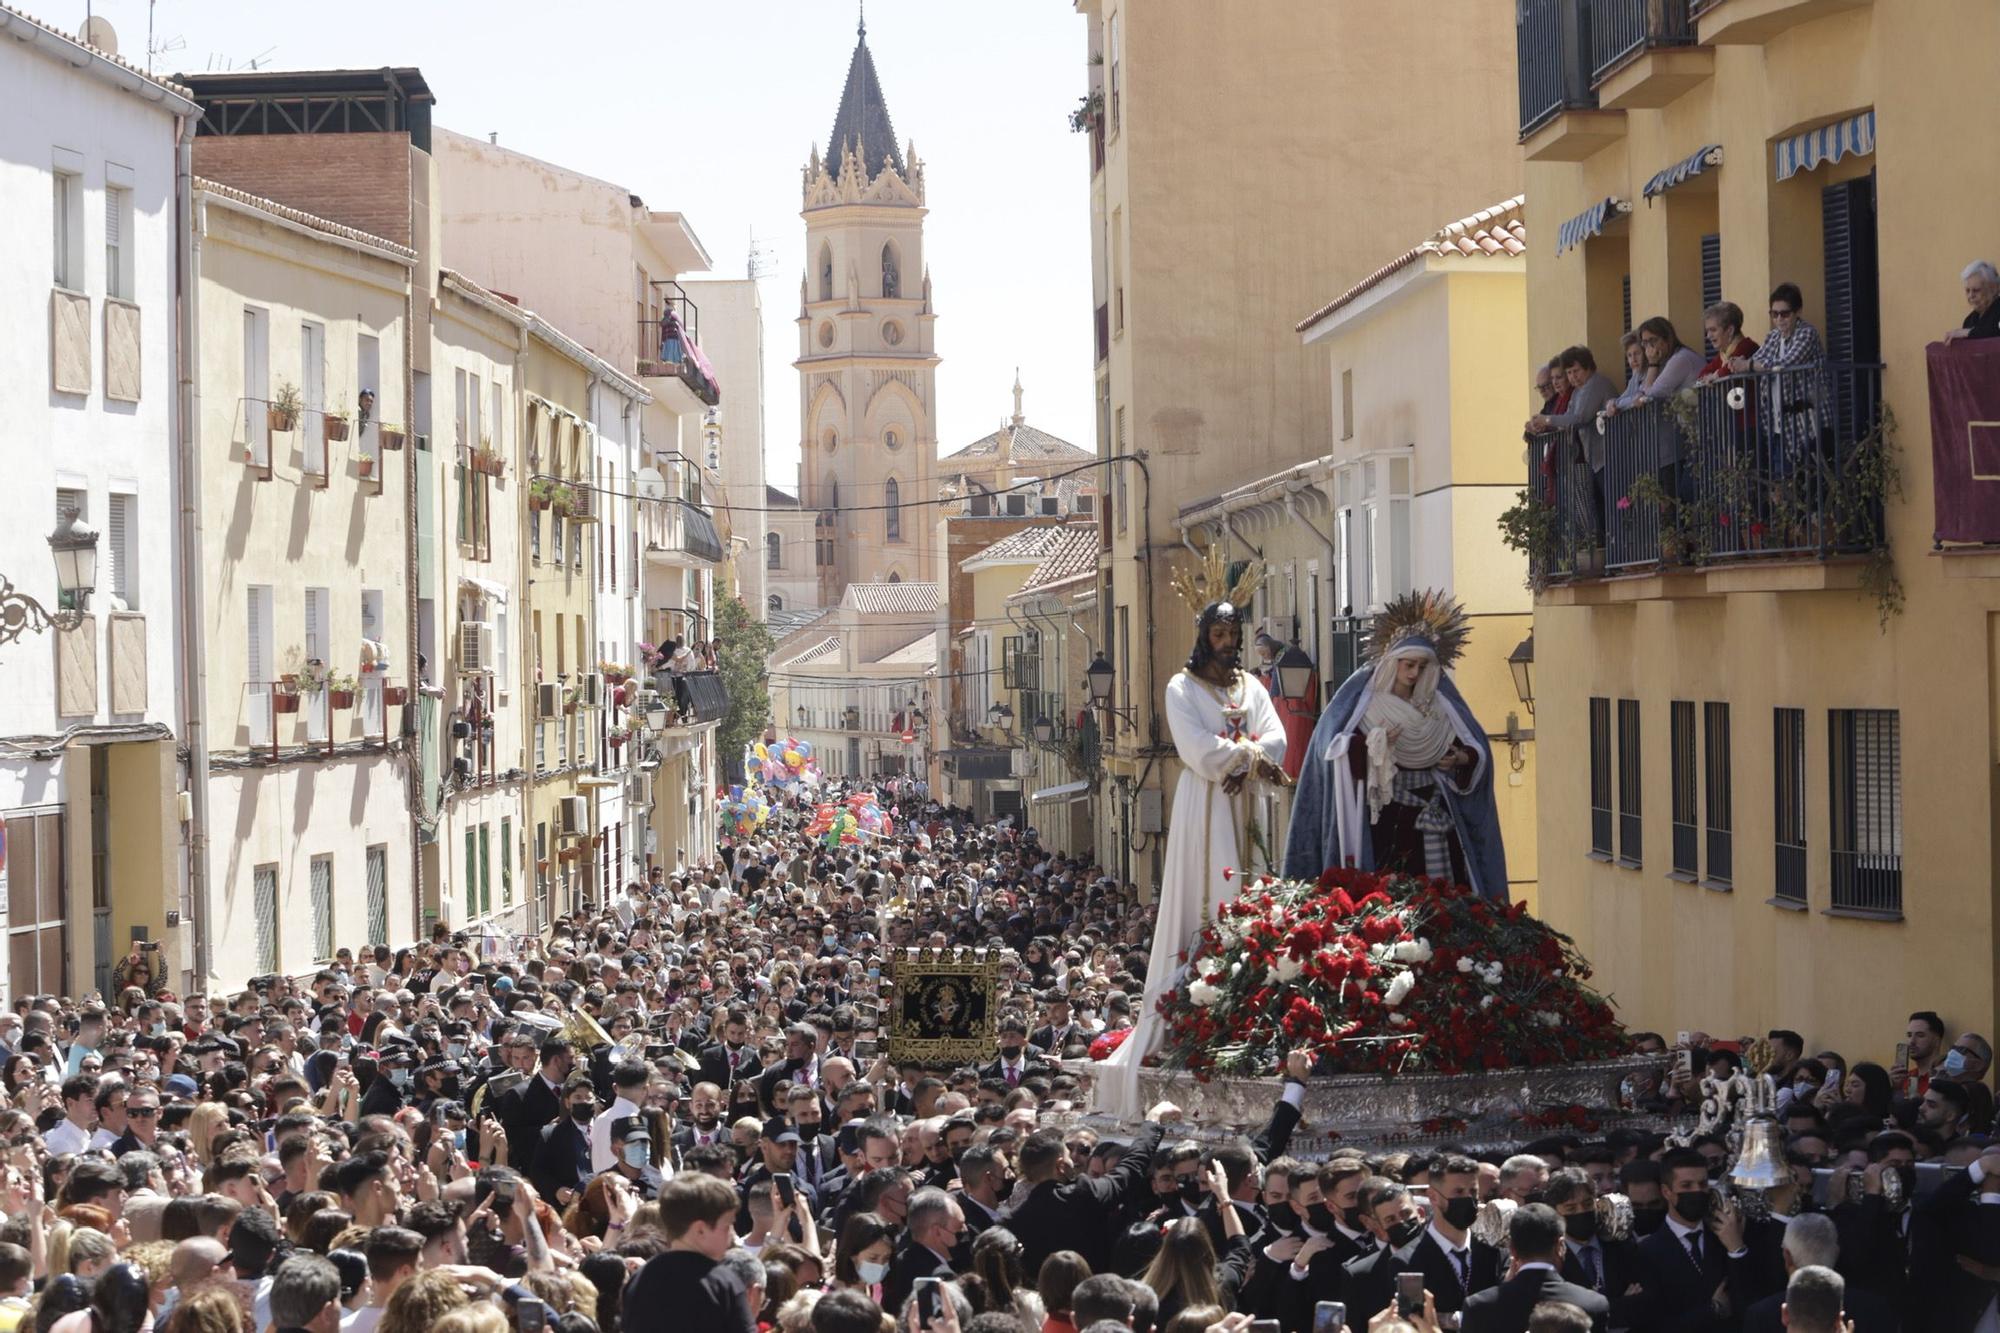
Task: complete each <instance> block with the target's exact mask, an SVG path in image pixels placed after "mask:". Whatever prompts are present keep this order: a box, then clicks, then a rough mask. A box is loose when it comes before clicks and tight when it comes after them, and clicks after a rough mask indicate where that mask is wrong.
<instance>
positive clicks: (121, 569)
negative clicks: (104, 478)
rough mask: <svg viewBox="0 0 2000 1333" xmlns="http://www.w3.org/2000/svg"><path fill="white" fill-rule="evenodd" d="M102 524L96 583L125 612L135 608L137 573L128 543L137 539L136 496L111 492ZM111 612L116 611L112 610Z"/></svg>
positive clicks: (136, 606) (137, 502) (137, 607)
mask: <svg viewBox="0 0 2000 1333" xmlns="http://www.w3.org/2000/svg"><path fill="white" fill-rule="evenodd" d="M108 498H109V501H110V504H109V511H108V512H107V514H106V515H105V523H104V557H105V569H104V571H103V573H102V574H101V575H100V576H99V582H100V583H102V584H103V586H104V587H105V588H106V589H108V590H109V591H110V593H111V595H112V596H113V597H115V598H117V599H118V604H119V605H122V606H123V607H124V609H125V610H127V611H137V610H138V609H139V579H138V570H137V569H136V568H135V567H134V566H133V564H132V543H133V542H134V541H135V540H136V539H137V537H138V532H139V529H138V523H137V520H136V517H135V516H136V514H137V512H138V507H139V497H138V496H136V495H131V494H121V493H119V492H117V491H113V492H112V493H111V495H110V496H109V497H108ZM113 609H116V608H115V607H114V608H113Z"/></svg>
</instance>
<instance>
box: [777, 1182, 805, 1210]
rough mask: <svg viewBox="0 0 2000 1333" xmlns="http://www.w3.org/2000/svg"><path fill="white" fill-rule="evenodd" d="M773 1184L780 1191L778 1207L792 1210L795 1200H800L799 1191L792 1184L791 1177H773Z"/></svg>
mask: <svg viewBox="0 0 2000 1333" xmlns="http://www.w3.org/2000/svg"><path fill="white" fill-rule="evenodd" d="M771 1183H772V1184H773V1185H775V1186H776V1187H777V1190H778V1207H780V1208H782V1209H786V1210H790V1208H791V1207H792V1205H793V1202H794V1200H796V1199H797V1198H798V1189H797V1187H796V1186H794V1185H793V1184H792V1178H791V1176H790V1175H782V1176H773V1177H771Z"/></svg>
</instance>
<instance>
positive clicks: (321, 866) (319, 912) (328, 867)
mask: <svg viewBox="0 0 2000 1333" xmlns="http://www.w3.org/2000/svg"><path fill="white" fill-rule="evenodd" d="M312 914H313V961H314V962H319V963H324V962H327V961H328V960H329V959H331V958H332V957H333V858H332V857H330V856H315V857H314V858H313V859H312Z"/></svg>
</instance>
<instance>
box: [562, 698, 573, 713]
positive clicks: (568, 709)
mask: <svg viewBox="0 0 2000 1333" xmlns="http://www.w3.org/2000/svg"><path fill="white" fill-rule="evenodd" d="M575 712H576V700H574V699H571V700H570V701H569V702H568V703H565V704H564V705H563V716H564V717H569V716H571V715H572V714H574V713H575Z"/></svg>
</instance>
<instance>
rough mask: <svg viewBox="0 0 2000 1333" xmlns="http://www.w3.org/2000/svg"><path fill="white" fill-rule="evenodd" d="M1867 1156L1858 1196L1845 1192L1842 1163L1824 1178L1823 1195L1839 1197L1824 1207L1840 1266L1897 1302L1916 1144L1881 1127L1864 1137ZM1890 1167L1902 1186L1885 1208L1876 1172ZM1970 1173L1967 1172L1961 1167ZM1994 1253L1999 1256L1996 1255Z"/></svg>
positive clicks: (1847, 1170) (1904, 1277) (1904, 1271)
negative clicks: (1896, 1203) (1897, 1200)
mask: <svg viewBox="0 0 2000 1333" xmlns="http://www.w3.org/2000/svg"><path fill="white" fill-rule="evenodd" d="M1867 1156H1868V1162H1867V1165H1866V1166H1865V1167H1863V1168H1861V1182H1862V1183H1861V1190H1862V1192H1861V1199H1860V1201H1859V1202H1855V1201H1852V1200H1850V1199H1848V1197H1847V1190H1848V1177H1849V1175H1850V1174H1851V1172H1852V1170H1853V1168H1852V1167H1849V1166H1842V1167H1841V1168H1839V1169H1838V1170H1836V1171H1835V1172H1834V1174H1833V1179H1832V1181H1831V1182H1829V1187H1828V1190H1827V1197H1828V1198H1830V1199H1838V1200H1840V1202H1839V1203H1837V1204H1835V1206H1834V1207H1832V1208H1831V1209H1829V1210H1828V1214H1827V1215H1828V1216H1830V1217H1831V1218H1833V1223H1834V1226H1835V1227H1836V1228H1837V1229H1838V1230H1839V1233H1840V1252H1841V1254H1842V1256H1843V1259H1842V1262H1841V1269H1842V1271H1843V1272H1844V1273H1845V1274H1846V1275H1847V1276H1848V1277H1849V1278H1850V1279H1851V1280H1853V1281H1855V1282H1859V1283H1861V1284H1862V1285H1863V1286H1867V1287H1873V1288H1874V1289H1876V1290H1877V1291H1880V1292H1882V1293H1883V1294H1884V1295H1886V1296H1887V1297H1888V1298H1889V1299H1890V1300H1891V1302H1893V1303H1894V1304H1896V1305H1898V1306H1900V1305H1901V1304H1902V1296H1903V1290H1904V1288H1905V1286H1906V1284H1907V1283H1908V1280H1909V1279H1908V1268H1909V1252H1910V1219H1911V1208H1910V1201H1911V1200H1913V1199H1915V1198H1916V1191H1917V1155H1916V1144H1915V1142H1914V1141H1912V1140H1911V1138H1910V1136H1909V1135H1907V1134H1904V1133H1901V1132H1899V1131H1896V1130H1885V1131H1883V1132H1882V1133H1880V1134H1877V1135H1876V1136H1875V1137H1874V1138H1872V1139H1870V1140H1869V1141H1868V1153H1867ZM1891 1172H1893V1173H1894V1174H1895V1175H1896V1176H1897V1177H1898V1178H1899V1180H1900V1182H1901V1184H1902V1186H1903V1204H1902V1206H1901V1207H1899V1208H1891V1207H1890V1206H1889V1204H1888V1200H1887V1199H1886V1198H1885V1197H1884V1195H1883V1191H1882V1178H1883V1177H1884V1176H1885V1175H1887V1174H1889V1173H1891ZM1967 1174H1968V1175H1970V1172H1968V1173H1967ZM1996 1258H2000V1256H1996Z"/></svg>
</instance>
